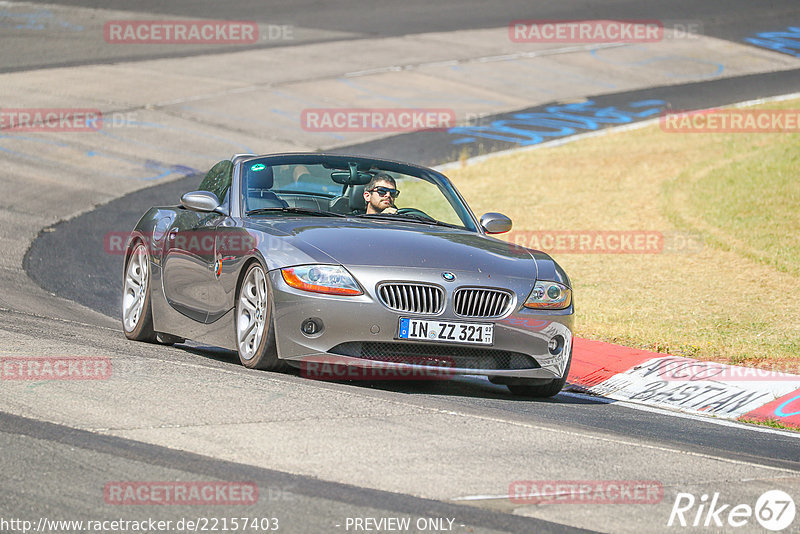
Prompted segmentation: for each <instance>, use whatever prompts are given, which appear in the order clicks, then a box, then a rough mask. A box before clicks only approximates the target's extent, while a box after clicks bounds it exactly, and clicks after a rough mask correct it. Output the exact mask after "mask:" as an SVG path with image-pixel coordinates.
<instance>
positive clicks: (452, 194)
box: [231, 153, 484, 234]
mask: <svg viewBox="0 0 800 534" xmlns="http://www.w3.org/2000/svg"><path fill="white" fill-rule="evenodd" d="M233 162H234V172H233V184H232V187H231V189H232V190H234V191H238V194H237V195H235V197H236V198H235V201H234V202H231V215H232V216H234V217H238V218H240V219H245V218H251V217H263V216H261V215H251V216H248V215H247V214H246V213H245V196H246V194H247V192H246V191H245V187H246V184H245V183H244V170H245V169H246V168H247V166H248V165H254V164H256V163H261V164H264V165H268V166H279V165H322V164H330V165H333V166H334V167H335V168H337V169H342V170H345V169H347V168H348V164H349V163H350V162H355V163H357V164H358V167H359V168H365V169H367V168H372V167H377V168H378V169H381V170H384V171H388V172H390V173H398V174H403V175H407V176H412V177H416V178H419V179H422V180H425V181H428V182H430V183H432V184H434V185H435V186H436V187H438V189H439V191H440V192H441V193H442V195H443V196H444V197H445V198H447V200H448V202H449V203H450V205H451V207H452V208H453V210H454V212H455V213H456V215H457V216H458V217H459V218H460V219H461V220H462V222H463V223H464V226H463V228H462V227H459V229H463V230H465V231H468V232H475V233H481V234H482V233H484V232H483V229H482V228H481V226H480V223H479V222H478V219H477V218H476V217H475V214H474V213H473V212H472V209H471V208H470V207H469V205H468V204H467V203H466V201H465V200H464V198H463V197H462V196H461V194H460V193H459V192H458V190H457V189H456V188H455V187H454V186H453V184H452V183H451V182H450V180H449V179H448V178H447V177H446V176H445V175H443V174H442V173H440V172H438V171H435V170H433V169H430V168H427V167H422V166H420V165H413V164H409V163H403V162H399V161H393V160H387V159H382V158H372V157H366V156H351V155H341V154H309V153H287V154H274V155H267V156H253V155H247V156H237V157H235V158H233ZM232 197H233V195H232ZM231 200H234V199H233V198H232V199H231ZM276 213H281V212H280V211H276ZM431 224H433V223H431Z"/></svg>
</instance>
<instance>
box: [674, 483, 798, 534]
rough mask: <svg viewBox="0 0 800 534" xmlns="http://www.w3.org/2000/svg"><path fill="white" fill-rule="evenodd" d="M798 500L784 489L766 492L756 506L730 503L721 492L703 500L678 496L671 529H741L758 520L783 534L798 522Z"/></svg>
mask: <svg viewBox="0 0 800 534" xmlns="http://www.w3.org/2000/svg"><path fill="white" fill-rule="evenodd" d="M794 516H795V504H794V499H792V497H791V496H790V495H789V494H788V493H786V492H785V491H781V490H770V491H766V492H764V493H763V494H762V495H761V496H760V497H759V498H758V499H757V500H756V505H755V506H754V507H753V506H750V505H749V504H736V505H733V504H730V503H726V502H724V500H723V499H722V498H720V494H719V492H715V493H714V494H713V495H711V496H709V495H707V494H703V495H702V496H701V497H700V498H699V499H698V498H697V497H695V496H694V495H692V494H691V493H678V495H677V496H676V497H675V503H674V504H673V505H672V512H670V514H669V520H668V521H667V526H668V527H672V526H679V527H695V528H697V527H710V528H712V529H714V530H715V531H717V530H718V529H720V528H723V527H725V528H726V529H727V528H739V527H743V526H745V525H752V519H753V518H755V520H756V521H758V524H759V525H761V526H762V527H763V528H765V529H767V530H771V531H772V532H779V531H781V530H783V529H785V528H786V527H788V526H789V525H791V524H792V522H793V521H794Z"/></svg>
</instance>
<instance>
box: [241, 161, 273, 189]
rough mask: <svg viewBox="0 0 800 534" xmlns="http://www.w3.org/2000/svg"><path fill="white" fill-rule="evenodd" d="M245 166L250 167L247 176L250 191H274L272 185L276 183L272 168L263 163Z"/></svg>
mask: <svg viewBox="0 0 800 534" xmlns="http://www.w3.org/2000/svg"><path fill="white" fill-rule="evenodd" d="M245 165H246V166H248V167H249V168H247V173H246V174H245V177H246V178H247V188H248V189H272V183H273V182H274V175H273V173H272V167H270V166H265V165H263V164H261V163H255V164H249V163H246V164H245Z"/></svg>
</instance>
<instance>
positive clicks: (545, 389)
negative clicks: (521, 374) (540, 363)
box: [506, 344, 572, 399]
mask: <svg viewBox="0 0 800 534" xmlns="http://www.w3.org/2000/svg"><path fill="white" fill-rule="evenodd" d="M571 364H572V344H570V347H569V359H568V360H567V366H566V368H565V369H564V376H562V377H561V378H556V379H553V380H551V381H549V382H547V383H545V384H536V385H528V384H525V383H524V382H523V381H519V382H516V381H515V383H514V384H506V387H507V388H508V390H509V391H510V392H511V394H512V395H519V396H520V397H534V398H538V399H543V398H547V397H554V396H556V395H558V393H559V392H560V391H561V390H562V389H563V388H564V384H566V383H567V375H568V374H569V367H570V365H571ZM532 380H537V379H535V378H534V379H532Z"/></svg>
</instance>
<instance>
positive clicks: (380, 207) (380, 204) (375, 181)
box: [364, 172, 400, 215]
mask: <svg viewBox="0 0 800 534" xmlns="http://www.w3.org/2000/svg"><path fill="white" fill-rule="evenodd" d="M399 194H400V191H398V190H397V183H396V182H395V181H394V178H392V177H391V176H389V175H388V174H386V173H382V172H379V173H378V174H376V175H375V176H373V177H372V180H370V182H369V183H368V184H367V187H365V188H364V201H365V202H366V203H367V215H370V214H377V213H386V214H390V213H397V208H395V207H394V199H396V198H397V195H399Z"/></svg>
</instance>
